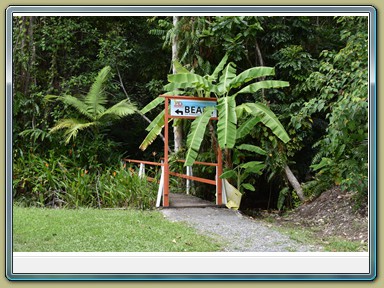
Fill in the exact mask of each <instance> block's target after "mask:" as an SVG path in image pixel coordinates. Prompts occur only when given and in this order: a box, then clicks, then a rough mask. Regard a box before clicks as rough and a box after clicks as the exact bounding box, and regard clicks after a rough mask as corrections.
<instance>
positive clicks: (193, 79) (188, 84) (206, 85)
mask: <svg viewBox="0 0 384 288" xmlns="http://www.w3.org/2000/svg"><path fill="white" fill-rule="evenodd" d="M168 81H169V82H170V84H167V85H165V86H164V89H166V90H167V91H173V90H175V88H182V89H185V88H195V89H198V88H203V89H204V90H209V89H210V88H211V86H212V85H211V83H210V82H209V81H208V80H207V79H205V78H204V77H202V76H200V75H197V74H192V73H182V74H170V75H168ZM171 83H173V85H171Z"/></svg>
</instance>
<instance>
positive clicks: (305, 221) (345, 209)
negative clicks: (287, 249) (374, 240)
mask: <svg viewBox="0 0 384 288" xmlns="http://www.w3.org/2000/svg"><path fill="white" fill-rule="evenodd" d="M352 196H353V194H351V193H348V192H342V191H341V189H340V188H339V187H334V188H332V189H330V190H328V191H326V192H324V193H322V194H321V195H320V196H319V197H318V198H316V199H314V200H313V201H311V202H308V203H305V204H303V205H302V206H300V207H299V208H297V209H296V210H295V211H293V212H292V213H289V214H288V215H287V216H283V217H279V216H278V217H276V218H277V219H276V220H277V222H278V223H280V224H282V223H284V222H287V221H289V222H291V223H294V224H296V225H302V226H306V227H313V228H316V229H315V231H316V233H317V235H318V236H319V237H321V238H323V237H329V236H331V237H332V236H338V237H342V238H344V239H346V240H352V241H359V242H361V243H367V241H368V207H367V206H365V207H363V208H361V209H360V210H358V211H357V210H356V209H355V208H354V201H353V197H352Z"/></svg>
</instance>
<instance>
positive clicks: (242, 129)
mask: <svg viewBox="0 0 384 288" xmlns="http://www.w3.org/2000/svg"><path fill="white" fill-rule="evenodd" d="M260 120H261V119H260V117H252V118H250V119H248V120H247V121H245V122H244V123H243V124H241V125H240V126H239V128H237V130H236V140H237V139H241V138H243V137H245V136H247V135H248V134H249V132H251V130H252V129H253V127H255V125H256V124H257V123H259V122H260Z"/></svg>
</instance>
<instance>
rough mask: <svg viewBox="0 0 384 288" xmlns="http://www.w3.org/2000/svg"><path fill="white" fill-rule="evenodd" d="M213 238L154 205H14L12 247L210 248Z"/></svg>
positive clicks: (96, 249)
mask: <svg viewBox="0 0 384 288" xmlns="http://www.w3.org/2000/svg"><path fill="white" fill-rule="evenodd" d="M219 250H220V245H219V244H218V243H216V242H214V240H212V239H210V238H208V237H206V236H203V235H199V234H197V233H196V231H195V230H193V229H192V228H189V227H187V226H185V225H183V224H180V223H172V222H170V221H168V220H166V219H164V217H163V215H162V214H161V213H160V212H158V211H138V210H98V209H76V210H69V209H44V208H23V207H19V206H17V205H15V206H14V207H13V251H14V252H210V251H219Z"/></svg>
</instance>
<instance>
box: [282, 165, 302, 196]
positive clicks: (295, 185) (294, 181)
mask: <svg viewBox="0 0 384 288" xmlns="http://www.w3.org/2000/svg"><path fill="white" fill-rule="evenodd" d="M284 171H285V175H286V176H287V179H288V181H289V183H290V184H291V185H292V187H293V189H294V190H295V191H296V194H297V196H299V199H300V201H301V202H304V201H305V200H306V199H305V196H304V192H303V189H302V188H301V185H300V183H299V181H297V179H296V177H295V175H293V173H292V171H291V169H290V168H289V166H288V165H286V166H285V167H284Z"/></svg>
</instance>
